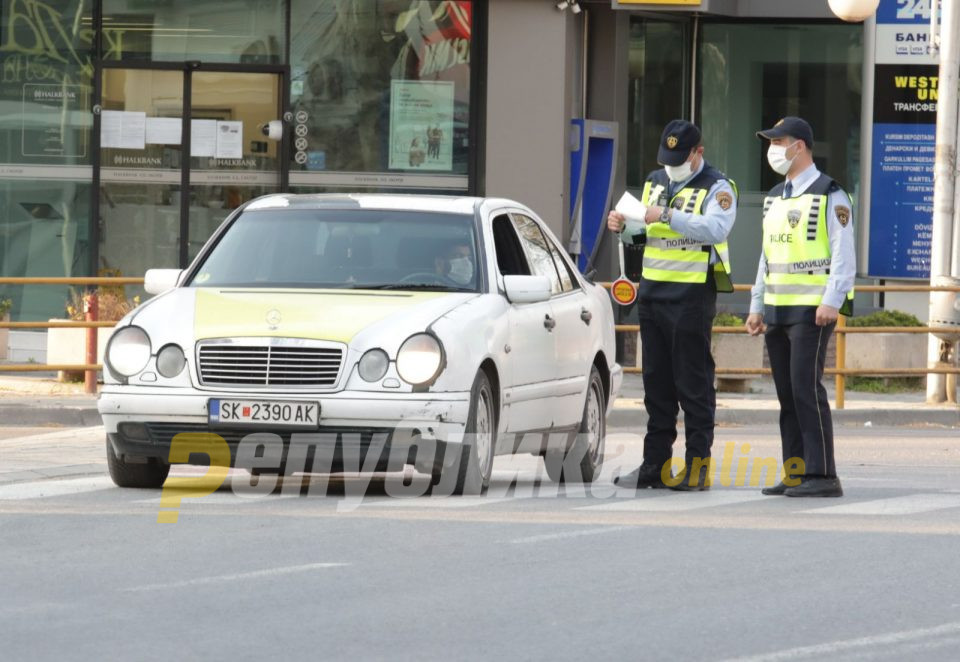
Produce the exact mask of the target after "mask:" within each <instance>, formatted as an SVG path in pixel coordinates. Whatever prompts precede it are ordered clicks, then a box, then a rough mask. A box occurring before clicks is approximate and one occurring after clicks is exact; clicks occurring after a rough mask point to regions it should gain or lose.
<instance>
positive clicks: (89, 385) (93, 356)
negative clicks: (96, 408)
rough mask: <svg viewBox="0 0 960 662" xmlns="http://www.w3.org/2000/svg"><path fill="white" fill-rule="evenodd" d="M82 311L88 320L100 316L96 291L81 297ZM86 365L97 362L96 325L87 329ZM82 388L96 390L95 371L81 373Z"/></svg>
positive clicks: (90, 390)
mask: <svg viewBox="0 0 960 662" xmlns="http://www.w3.org/2000/svg"><path fill="white" fill-rule="evenodd" d="M83 311H84V314H85V318H86V320H87V321H88V322H96V321H97V318H98V317H99V316H100V315H99V313H100V310H99V304H98V301H97V293H96V291H93V292H90V293H89V294H87V296H85V297H84V298H83ZM86 361H87V365H93V364H95V363H96V362H97V327H90V328H88V329H87V358H86ZM83 390H84V392H86V393H96V392H97V371H96V370H87V371H86V372H84V375H83Z"/></svg>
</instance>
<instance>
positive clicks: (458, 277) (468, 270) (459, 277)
mask: <svg viewBox="0 0 960 662" xmlns="http://www.w3.org/2000/svg"><path fill="white" fill-rule="evenodd" d="M437 269H438V273H440V274H441V275H443V276H446V277H447V278H449V279H450V280H452V281H453V282H455V283H456V284H457V285H469V284H470V283H471V282H472V281H473V251H472V250H471V249H470V245H469V244H468V243H456V244H453V245H452V246H450V248H449V249H448V251H447V255H446V257H445V258H444V259H442V260H437Z"/></svg>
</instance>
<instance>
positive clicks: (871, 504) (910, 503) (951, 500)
mask: <svg viewBox="0 0 960 662" xmlns="http://www.w3.org/2000/svg"><path fill="white" fill-rule="evenodd" d="M946 508H960V495H953V494H910V495H907V496H900V497H891V498H889V499H874V500H871V501H857V502H854V503H843V504H839V505H836V506H827V507H825V508H811V509H809V510H801V511H800V512H801V513H803V514H809V515H916V514H918V513H929V512H932V511H934V510H944V509H946Z"/></svg>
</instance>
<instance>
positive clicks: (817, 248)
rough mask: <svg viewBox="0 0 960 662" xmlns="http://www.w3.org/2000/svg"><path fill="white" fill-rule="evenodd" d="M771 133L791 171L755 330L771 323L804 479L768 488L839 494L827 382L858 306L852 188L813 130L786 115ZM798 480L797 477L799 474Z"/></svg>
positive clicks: (777, 378)
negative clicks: (825, 158) (819, 162)
mask: <svg viewBox="0 0 960 662" xmlns="http://www.w3.org/2000/svg"><path fill="white" fill-rule="evenodd" d="M757 136H759V137H761V138H767V139H769V140H770V147H769V149H768V151H767V161H768V162H769V164H770V167H771V168H773V170H774V171H775V172H777V173H778V174H781V175H786V180H785V181H784V182H783V183H780V184H777V185H776V186H774V187H773V188H772V189H771V190H770V193H768V194H767V198H766V200H765V201H764V205H763V252H762V253H761V255H760V268H759V269H758V270H757V280H756V284H755V285H754V287H753V297H752V300H751V303H750V315H749V317H748V318H747V330H748V331H749V332H750V334H751V335H754V336H756V335H759V334H760V333H761V332H763V330H764V322H766V343H767V353H768V354H769V355H770V367H771V369H772V370H773V380H774V383H775V384H776V387H777V399H778V400H779V401H780V439H781V443H782V446H783V459H784V463H785V464H786V463H787V462H788V461H790V460H792V459H794V458H802V459H803V462H804V465H803V466H804V470H803V472H802V473H801V475H799V476H791V478H796V477H798V478H800V484H799V485H795V486H792V487H789V486H787V485H786V484H785V483H784V482H782V481H781V482H780V483H779V484H778V485H776V486H774V487H768V488H765V489H764V490H763V493H764V494H774V495H779V494H785V495H787V496H796V497H799V496H816V497H838V496H842V495H843V488H842V487H841V485H840V480H839V479H838V478H837V469H836V465H835V463H834V458H833V423H832V420H831V417H830V403H829V402H828V400H827V392H826V389H824V387H823V383H822V381H821V380H822V379H823V366H824V359H825V358H826V355H827V342H828V341H829V340H830V334H832V333H833V329H834V327H835V326H836V323H837V316H838V315H840V314H844V315H849V314H850V313H851V312H852V308H853V282H854V277H855V271H856V256H855V253H854V239H853V213H852V211H851V203H850V198H849V196H848V195H847V194H846V193H845V192H844V190H843V189H842V188H840V185H839V184H837V183H836V182H835V181H834V180H833V179H831V178H830V177H828V176H827V175H825V174H823V173H821V172H820V171H819V170H817V167H816V166H815V165H814V164H813V130H812V129H811V128H810V125H809V124H808V123H807V122H806V121H804V120H802V119H801V118H799V117H784V118H783V119H782V120H780V121H779V122H777V123H776V125H774V127H773V128H771V129H767V130H765V131H759V132H757ZM791 482H793V481H791Z"/></svg>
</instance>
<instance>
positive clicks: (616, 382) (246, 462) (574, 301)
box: [98, 194, 622, 494]
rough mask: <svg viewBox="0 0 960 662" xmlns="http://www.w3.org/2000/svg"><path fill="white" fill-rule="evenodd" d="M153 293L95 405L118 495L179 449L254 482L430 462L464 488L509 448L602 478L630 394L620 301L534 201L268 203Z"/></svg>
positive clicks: (150, 278)
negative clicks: (621, 352)
mask: <svg viewBox="0 0 960 662" xmlns="http://www.w3.org/2000/svg"><path fill="white" fill-rule="evenodd" d="M145 287H146V289H147V291H148V292H150V293H152V294H157V295H158V296H155V297H154V298H152V299H151V300H149V301H148V302H146V303H145V304H143V305H141V306H140V307H138V308H137V309H135V310H134V311H133V312H131V313H130V314H129V315H127V316H126V317H125V318H124V319H123V320H122V321H121V322H120V323H119V324H118V326H117V328H116V329H115V330H114V333H113V335H112V336H111V338H110V342H109V345H108V348H107V351H106V360H105V370H104V387H103V390H102V393H101V395H100V400H99V403H98V407H99V410H100V413H101V415H102V416H103V422H104V425H105V427H106V432H107V443H106V452H107V460H108V464H109V469H110V475H111V476H112V478H113V480H114V482H116V484H117V485H120V486H125V487H159V486H161V485H162V484H163V482H164V480H165V479H166V477H167V474H168V472H169V469H170V461H171V459H174V458H171V449H172V447H173V445H174V440H175V439H185V440H190V439H196V440H198V448H197V449H196V450H197V452H196V453H192V454H190V453H188V454H183V453H180V452H178V453H177V456H178V457H177V459H174V461H178V462H179V461H188V462H197V463H199V464H206V463H207V462H211V461H213V459H214V456H213V455H212V454H211V455H209V459H208V457H207V456H206V455H204V454H203V449H202V448H201V447H200V446H202V444H200V443H199V442H200V441H202V440H203V439H210V438H215V439H221V440H222V441H223V442H224V446H223V447H224V448H226V447H229V449H230V454H229V461H230V462H231V464H232V465H233V466H237V467H240V468H246V469H250V470H251V471H252V472H254V473H286V474H290V473H294V472H306V473H335V472H348V471H349V472H352V471H392V470H398V469H402V468H403V467H404V466H406V465H413V466H414V467H415V468H416V469H417V470H418V471H422V472H426V473H428V474H431V475H432V477H433V480H434V481H435V483H436V484H443V483H448V484H449V485H450V487H451V490H450V491H451V492H454V493H458V494H462V493H473V494H476V493H479V492H482V491H483V490H484V489H485V488H486V486H487V484H488V483H489V480H490V475H491V472H492V468H493V459H494V456H496V455H503V454H512V453H532V454H535V455H541V456H543V457H544V460H545V462H546V468H547V472H548V474H549V476H550V477H551V478H552V479H554V480H566V481H592V480H593V479H594V478H595V477H596V476H597V475H598V474H599V470H600V465H601V462H602V460H603V448H604V436H605V431H606V415H607V413H608V412H609V409H610V407H611V404H612V402H613V400H614V398H615V396H616V394H617V392H618V390H619V388H620V383H621V381H622V371H621V368H620V366H619V365H617V364H616V362H615V350H614V318H613V310H612V306H611V302H610V297H609V295H608V294H607V292H606V291H605V290H604V289H603V288H602V287H600V286H598V285H595V284H593V283H591V282H590V281H589V280H587V279H585V278H584V277H583V276H582V275H581V274H580V273H579V272H578V271H577V269H576V268H575V266H574V264H573V262H572V261H571V260H570V258H569V257H568V255H567V254H566V253H565V251H564V250H563V249H562V247H561V244H560V243H559V242H558V241H557V239H556V238H555V237H554V236H553V234H552V233H551V232H550V230H549V229H548V228H547V227H546V225H544V223H543V222H542V221H541V220H540V219H539V218H537V216H536V214H534V213H533V212H532V211H531V210H530V209H528V208H526V207H525V206H523V205H521V204H519V203H516V202H513V201H510V200H502V199H485V198H466V197H433V196H414V195H286V194H284V195H270V196H265V197H261V198H258V199H256V200H253V201H251V202H249V203H248V204H246V205H244V206H243V207H241V208H239V209H237V210H236V211H235V212H234V213H233V214H231V216H230V217H229V218H228V219H227V220H226V221H225V222H224V223H223V225H222V226H221V227H220V228H218V230H217V231H216V232H215V233H214V235H213V236H212V237H211V238H210V240H209V241H208V242H207V243H206V245H205V246H204V247H203V249H202V250H201V251H200V253H199V254H198V256H197V257H196V259H195V260H194V261H193V263H192V264H191V265H190V267H189V268H187V269H185V270H182V271H181V270H171V269H153V270H150V271H148V272H147V275H146V285H145ZM212 435H217V436H216V437H212ZM177 443H179V442H177ZM180 450H181V451H182V449H180ZM181 456H183V457H181ZM187 456H189V457H187Z"/></svg>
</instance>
